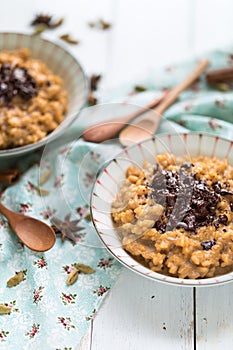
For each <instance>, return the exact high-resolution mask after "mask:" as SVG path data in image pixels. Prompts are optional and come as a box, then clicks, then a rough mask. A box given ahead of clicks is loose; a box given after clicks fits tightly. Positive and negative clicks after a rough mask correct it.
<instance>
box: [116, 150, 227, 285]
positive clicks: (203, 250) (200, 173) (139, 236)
mask: <svg viewBox="0 0 233 350" xmlns="http://www.w3.org/2000/svg"><path fill="white" fill-rule="evenodd" d="M232 178H233V167H232V166H230V165H229V164H228V162H227V160H226V159H223V160H221V159H218V158H208V157H203V156H200V157H193V158H189V159H188V158H186V157H183V158H182V157H175V156H173V155H171V154H167V153H166V154H162V155H158V156H157V158H156V163H155V164H148V162H146V161H145V162H144V166H143V167H142V168H136V167H133V166H131V167H129V168H128V169H127V171H126V179H125V181H124V183H123V186H122V188H121V190H120V193H119V194H118V195H117V198H116V199H115V201H114V202H113V204H112V218H113V221H114V222H115V224H116V229H117V232H118V234H119V235H120V237H121V240H122V244H123V246H124V249H125V250H126V251H128V252H129V253H130V254H131V255H132V256H133V257H134V258H135V259H136V260H138V261H139V262H140V263H142V264H143V265H146V266H148V267H149V268H150V269H152V270H153V271H156V272H159V273H162V274H165V275H170V276H173V277H180V278H190V279H197V278H206V277H213V276H217V275H221V274H224V273H227V272H229V271H232V270H233V224H232V218H233V180H232Z"/></svg>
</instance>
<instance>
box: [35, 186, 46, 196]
mask: <svg viewBox="0 0 233 350" xmlns="http://www.w3.org/2000/svg"><path fill="white" fill-rule="evenodd" d="M35 190H36V192H37V193H38V194H39V195H40V196H41V197H45V196H48V195H49V191H48V190H46V189H44V188H41V187H35Z"/></svg>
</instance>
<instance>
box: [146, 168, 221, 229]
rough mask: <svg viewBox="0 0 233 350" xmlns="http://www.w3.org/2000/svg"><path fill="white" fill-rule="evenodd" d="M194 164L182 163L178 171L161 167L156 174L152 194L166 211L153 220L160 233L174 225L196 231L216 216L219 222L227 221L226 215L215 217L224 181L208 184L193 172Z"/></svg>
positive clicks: (172, 227) (174, 226)
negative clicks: (211, 185) (191, 170)
mask: <svg viewBox="0 0 233 350" xmlns="http://www.w3.org/2000/svg"><path fill="white" fill-rule="evenodd" d="M191 167H192V164H189V163H187V164H183V165H182V166H181V167H180V171H179V172H175V171H169V170H159V169H158V170H157V171H156V173H155V175H154V177H153V181H152V198H153V199H154V201H155V202H156V203H158V204H161V205H162V206H164V207H165V211H164V214H163V215H162V217H161V218H160V219H159V220H157V221H156V222H155V224H154V227H155V228H156V229H157V230H158V231H159V232H161V233H164V232H166V231H170V230H173V229H174V228H183V229H185V230H187V231H193V232H195V231H196V230H197V228H198V227H201V226H207V225H210V224H212V223H213V221H214V220H217V222H218V224H226V223H227V217H226V215H220V216H219V217H216V208H217V204H218V203H219V200H220V194H219V192H220V191H221V184H219V183H218V184H215V186H213V188H211V187H209V186H208V185H207V183H206V182H205V181H204V180H198V179H196V178H195V175H193V174H191V173H190V171H189V169H190V168H191ZM225 217H226V218H225Z"/></svg>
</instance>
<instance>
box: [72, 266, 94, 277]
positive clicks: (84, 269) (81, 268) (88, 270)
mask: <svg viewBox="0 0 233 350" xmlns="http://www.w3.org/2000/svg"><path fill="white" fill-rule="evenodd" d="M74 266H75V267H76V269H77V270H78V271H79V272H82V273H85V274H88V275H90V274H91V273H94V272H95V270H94V269H93V268H92V267H90V266H88V265H83V264H74Z"/></svg>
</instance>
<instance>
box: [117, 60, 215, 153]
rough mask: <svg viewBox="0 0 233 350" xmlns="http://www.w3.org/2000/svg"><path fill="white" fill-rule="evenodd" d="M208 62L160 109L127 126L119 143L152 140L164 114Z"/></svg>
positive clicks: (178, 86)
mask: <svg viewBox="0 0 233 350" xmlns="http://www.w3.org/2000/svg"><path fill="white" fill-rule="evenodd" d="M209 63H210V62H209V61H208V60H203V61H200V62H199V63H198V65H197V66H196V67H195V69H194V70H193V71H192V72H191V73H190V74H189V75H188V76H187V77H186V79H185V80H184V81H183V82H181V83H180V84H179V85H177V86H176V87H174V88H173V89H171V90H170V92H169V93H168V94H167V96H166V97H165V98H164V99H163V101H162V102H161V103H160V104H159V105H158V107H156V108H154V109H153V110H152V109H151V110H149V111H148V112H146V113H145V114H144V115H143V116H142V117H141V118H140V119H139V120H138V121H136V122H135V123H133V124H131V125H129V126H127V127H126V128H125V129H124V130H122V132H121V133H120V135H119V141H120V143H121V144H122V145H123V146H130V145H132V144H133V143H135V142H141V141H143V140H146V139H148V138H150V137H151V136H152V135H153V134H154V133H155V131H156V130H157V128H158V126H159V123H160V120H161V118H162V114H163V113H164V112H165V110H166V109H167V108H168V107H170V105H171V104H172V103H173V102H175V100H176V99H177V97H178V96H179V95H180V93H181V92H183V91H184V90H185V89H187V88H188V87H189V86H190V85H191V84H192V83H193V82H194V81H195V80H196V79H197V78H198V77H199V76H200V75H201V74H202V73H203V72H204V70H205V69H206V68H207V67H208V65H209Z"/></svg>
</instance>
